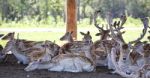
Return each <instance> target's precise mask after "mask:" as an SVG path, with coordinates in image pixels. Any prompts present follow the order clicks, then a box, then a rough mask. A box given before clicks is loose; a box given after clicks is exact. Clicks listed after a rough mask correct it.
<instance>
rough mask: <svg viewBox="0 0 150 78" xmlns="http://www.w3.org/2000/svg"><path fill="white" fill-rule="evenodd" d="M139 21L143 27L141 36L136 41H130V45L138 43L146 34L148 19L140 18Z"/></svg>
mask: <svg viewBox="0 0 150 78" xmlns="http://www.w3.org/2000/svg"><path fill="white" fill-rule="evenodd" d="M141 21H142V23H143V25H144V28H143V31H142V34H141V35H140V37H139V38H137V39H136V40H134V41H130V42H129V43H131V44H133V43H136V42H138V41H140V40H141V39H143V37H144V36H145V34H146V32H147V30H148V23H149V20H148V18H141Z"/></svg>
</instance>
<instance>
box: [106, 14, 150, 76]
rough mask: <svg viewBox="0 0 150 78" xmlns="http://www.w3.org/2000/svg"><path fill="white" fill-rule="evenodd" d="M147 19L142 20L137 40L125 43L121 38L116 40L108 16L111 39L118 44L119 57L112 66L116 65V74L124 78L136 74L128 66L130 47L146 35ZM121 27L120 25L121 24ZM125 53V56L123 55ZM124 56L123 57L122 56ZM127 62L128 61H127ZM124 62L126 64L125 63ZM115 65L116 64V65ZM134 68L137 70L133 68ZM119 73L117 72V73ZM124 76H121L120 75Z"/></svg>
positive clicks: (110, 19)
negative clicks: (141, 28) (141, 32)
mask: <svg viewBox="0 0 150 78" xmlns="http://www.w3.org/2000/svg"><path fill="white" fill-rule="evenodd" d="M147 20H148V19H147V18H144V19H142V22H143V24H144V29H143V34H142V35H141V36H140V37H139V38H137V39H136V40H134V41H130V42H129V43H125V42H124V41H122V38H118V37H117V35H116V34H115V33H114V31H113V28H112V18H111V16H110V15H109V16H108V18H107V21H108V23H109V27H110V30H111V33H112V38H113V39H114V40H115V41H116V42H117V43H119V44H120V57H119V61H118V62H113V63H114V65H116V70H115V71H117V73H118V74H120V75H123V76H126V77H132V78H133V76H134V75H135V74H133V73H134V72H136V71H135V70H136V69H133V70H132V69H131V68H130V67H131V65H129V64H130V63H129V61H130V59H129V54H130V46H131V44H132V43H135V42H138V41H140V40H141V39H142V38H143V37H144V35H145V34H146V32H147V27H148V23H147ZM121 25H122V24H121ZM117 33H120V31H117ZM125 53H127V54H125ZM124 55H125V56H124ZM127 60H128V61H127ZM125 61H126V62H125ZM116 63H117V64H116ZM135 68H138V67H136V66H135ZM118 71H119V72H118ZM120 72H122V73H124V74H122V73H120Z"/></svg>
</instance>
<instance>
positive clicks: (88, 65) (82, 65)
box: [25, 54, 95, 72]
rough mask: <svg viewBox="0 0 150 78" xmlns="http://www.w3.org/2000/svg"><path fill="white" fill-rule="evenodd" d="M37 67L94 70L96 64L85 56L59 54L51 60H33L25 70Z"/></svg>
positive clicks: (72, 70) (59, 69)
mask: <svg viewBox="0 0 150 78" xmlns="http://www.w3.org/2000/svg"><path fill="white" fill-rule="evenodd" d="M39 57H40V56H39ZM35 69H48V71H58V72H61V71H66V72H92V71H94V70H95V66H94V64H93V62H92V61H91V60H89V59H88V58H86V57H84V56H80V55H74V54H59V55H57V56H55V57H54V58H52V60H51V61H47V62H43V61H41V60H39V61H33V62H31V63H30V64H29V65H28V66H27V67H26V68H25V71H33V70H35Z"/></svg>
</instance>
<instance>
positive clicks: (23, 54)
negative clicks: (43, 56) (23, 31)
mask: <svg viewBox="0 0 150 78" xmlns="http://www.w3.org/2000/svg"><path fill="white" fill-rule="evenodd" d="M8 36H9V37H8V39H9V41H8V42H7V44H6V46H5V48H4V49H3V51H2V52H3V53H4V54H7V52H9V51H11V52H12V54H13V55H14V56H15V57H16V58H17V60H18V62H19V63H23V64H28V63H29V62H30V61H31V59H30V58H29V56H28V55H29V54H30V53H31V52H34V51H36V52H44V51H45V48H44V47H43V46H49V47H48V50H49V54H50V55H51V57H53V56H55V55H57V54H58V52H59V46H58V45H57V44H55V43H53V42H51V41H48V40H46V41H41V42H35V41H32V42H31V43H30V41H29V42H28V41H25V40H16V39H14V33H9V34H8ZM4 38H6V37H4ZM26 42H27V43H26ZM45 42H46V43H45ZM27 44H29V46H26V45H27ZM22 46H23V47H25V48H23V47H22Z"/></svg>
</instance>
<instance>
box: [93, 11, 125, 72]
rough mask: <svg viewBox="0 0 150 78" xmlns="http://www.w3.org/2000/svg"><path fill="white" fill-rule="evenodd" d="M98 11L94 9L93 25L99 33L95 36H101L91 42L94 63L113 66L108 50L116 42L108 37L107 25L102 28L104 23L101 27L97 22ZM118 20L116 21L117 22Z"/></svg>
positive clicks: (110, 67)
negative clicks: (94, 58) (94, 57)
mask: <svg viewBox="0 0 150 78" xmlns="http://www.w3.org/2000/svg"><path fill="white" fill-rule="evenodd" d="M99 12H100V11H96V12H95V13H94V25H95V27H96V28H97V29H98V30H99V32H100V33H97V34H96V36H101V37H100V39H99V40H97V41H95V42H94V43H93V47H92V49H93V51H92V52H93V53H94V54H95V56H96V63H97V64H96V65H97V66H108V68H109V69H112V68H114V67H113V66H112V62H111V60H110V59H111V58H110V51H111V46H114V45H115V46H118V45H116V42H115V41H114V40H113V39H112V38H111V37H110V29H109V28H108V25H106V29H104V24H102V27H100V26H99V24H97V20H96V17H97V15H98V13H99ZM119 23H120V22H118V24H119ZM119 29H120V30H121V29H123V27H120V28H119Z"/></svg>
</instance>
